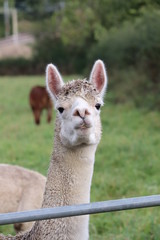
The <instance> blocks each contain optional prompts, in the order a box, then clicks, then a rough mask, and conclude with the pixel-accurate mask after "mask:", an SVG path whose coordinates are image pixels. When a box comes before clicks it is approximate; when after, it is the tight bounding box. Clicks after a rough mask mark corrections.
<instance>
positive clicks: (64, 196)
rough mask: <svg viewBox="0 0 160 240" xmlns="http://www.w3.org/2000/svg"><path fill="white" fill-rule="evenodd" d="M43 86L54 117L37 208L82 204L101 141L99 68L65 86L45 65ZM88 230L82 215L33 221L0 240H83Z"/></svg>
mask: <svg viewBox="0 0 160 240" xmlns="http://www.w3.org/2000/svg"><path fill="white" fill-rule="evenodd" d="M46 84H47V89H48V92H49V93H50V95H51V98H52V100H53V102H54V105H55V108H56V109H57V116H56V123H55V134H54V149H53V153H52V156H51V162H50V166H49V170H48V175H47V182H46V187H45V192H44V198H43V203H42V208H48V207H56V206H64V205H74V204H83V203H88V202H89V201H90V187H91V180H92V174H93V167H94V158H95V152H96V148H97V145H98V143H99V141H100V139H101V121H100V107H101V105H103V96H104V93H105V89H106V85H107V76H106V71H105V67H104V64H103V62H102V61H101V60H97V61H96V62H95V64H94V66H93V69H92V71H91V74H90V80H89V82H88V81H87V80H73V81H71V82H68V83H66V84H64V82H63V80H62V78H61V75H60V74H59V72H58V70H57V68H56V67H55V66H54V65H52V64H49V65H48V66H47V69H46ZM88 225H89V216H87V215H86V216H76V217H68V218H58V219H49V220H44V221H36V222H35V224H34V226H33V228H32V229H31V230H30V231H29V232H26V233H24V234H22V235H17V236H15V237H11V236H6V237H4V236H3V235H1V236H0V240H6V239H7V240H13V239H14V240H21V239H23V240H44V239H45V240H87V239H89V230H88V229H89V227H88Z"/></svg>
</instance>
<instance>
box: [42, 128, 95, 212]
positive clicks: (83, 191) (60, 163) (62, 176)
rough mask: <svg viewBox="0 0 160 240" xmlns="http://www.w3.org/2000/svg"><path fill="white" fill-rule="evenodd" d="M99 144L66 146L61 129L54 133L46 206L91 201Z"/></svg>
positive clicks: (44, 203)
mask: <svg viewBox="0 0 160 240" xmlns="http://www.w3.org/2000/svg"><path fill="white" fill-rule="evenodd" d="M96 147H97V146H96V145H80V146H77V147H74V148H66V147H65V146H63V145H62V144H61V141H60V138H59V132H55V140H54V150H53V153H52V158H51V162H50V167H49V171H48V177H47V183H46V190H45V195H44V201H43V207H54V206H63V205H72V204H79V203H87V202H89V200H90V186H91V180H92V174H93V167H94V158H95V151H96Z"/></svg>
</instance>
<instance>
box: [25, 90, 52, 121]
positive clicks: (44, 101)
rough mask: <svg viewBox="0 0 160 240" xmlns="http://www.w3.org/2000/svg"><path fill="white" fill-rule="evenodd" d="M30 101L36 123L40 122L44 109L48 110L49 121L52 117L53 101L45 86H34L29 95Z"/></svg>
mask: <svg viewBox="0 0 160 240" xmlns="http://www.w3.org/2000/svg"><path fill="white" fill-rule="evenodd" d="M29 102H30V106H31V109H32V111H33V114H34V120H35V124H37V125H38V124H40V116H41V113H42V110H43V109H46V110H47V121H48V123H49V122H50V121H51V119H52V102H51V100H50V97H49V95H48V92H47V91H46V88H45V87H43V86H34V87H33V88H32V89H31V91H30V95H29Z"/></svg>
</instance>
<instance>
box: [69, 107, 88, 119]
mask: <svg viewBox="0 0 160 240" xmlns="http://www.w3.org/2000/svg"><path fill="white" fill-rule="evenodd" d="M90 114H91V113H90V112H89V110H88V109H87V108H76V109H75V110H74V112H73V116H77V117H80V118H82V119H85V117H86V116H87V115H90Z"/></svg>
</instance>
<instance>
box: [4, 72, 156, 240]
mask: <svg viewBox="0 0 160 240" xmlns="http://www.w3.org/2000/svg"><path fill="white" fill-rule="evenodd" d="M68 78H70V80H71V79H72V77H68ZM65 79H66V78H65ZM44 83H45V77H44V76H43V77H42V76H36V77H33V76H30V77H20V76H19V77H1V78H0V89H1V94H0V116H1V117H0V129H1V144H0V153H1V163H10V164H17V165H21V166H24V167H27V168H29V169H33V170H36V171H39V172H41V173H42V174H44V175H46V173H47V169H48V165H49V160H50V156H51V152H52V147H53V131H54V127H53V122H52V123H51V124H48V123H46V115H45V114H46V113H45V112H44V113H43V114H42V124H41V125H40V126H36V125H35V124H34V120H33V116H32V112H31V110H30V107H29V102H28V96H29V91H30V89H31V87H32V86H33V85H37V84H40V85H44ZM112 94H113V93H112V91H111V88H109V90H108V93H107V96H106V100H105V105H104V107H103V108H102V113H101V115H102V125H103V134H102V140H101V142H100V144H99V146H98V150H97V152H96V158H95V167H94V175H93V182H92V188H91V201H92V202H94V201H105V200H111V199H112V200H113V199H119V198H124V197H136V196H145V195H152V194H153V195H154V194H159V192H160V174H159V172H160V164H159V159H160V151H159V145H160V135H159V129H160V121H159V118H160V113H159V112H154V111H150V112H146V111H142V110H140V109H136V108H134V107H133V106H131V104H130V105H112V104H110V103H109V101H110V99H111V95H112ZM53 118H54V119H55V113H53ZM53 121H54V120H53ZM159 219H160V213H159V209H158V208H148V209H144V210H142V209H141V210H140V209H139V210H132V211H122V212H115V213H106V214H96V215H92V216H91V219H90V239H91V240H106V239H107V240H108V239H109V240H113V239H115V240H124V239H127V240H132V239H136V240H151V239H156V240H158V239H159V235H160V225H159ZM0 231H1V232H2V231H3V233H5V234H7V233H12V234H13V233H14V232H13V228H11V227H8V226H3V227H0Z"/></svg>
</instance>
